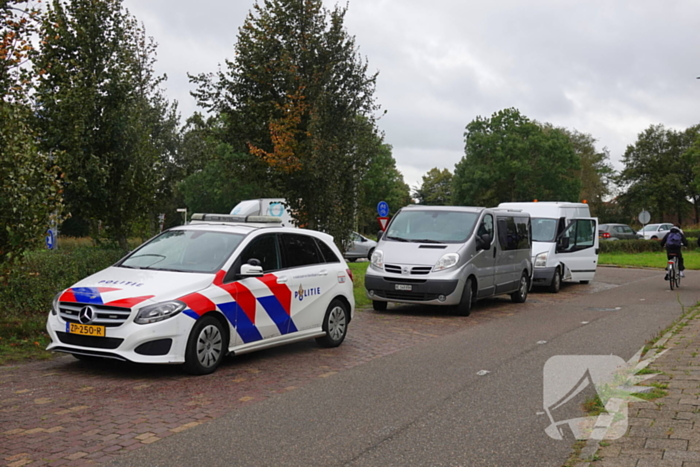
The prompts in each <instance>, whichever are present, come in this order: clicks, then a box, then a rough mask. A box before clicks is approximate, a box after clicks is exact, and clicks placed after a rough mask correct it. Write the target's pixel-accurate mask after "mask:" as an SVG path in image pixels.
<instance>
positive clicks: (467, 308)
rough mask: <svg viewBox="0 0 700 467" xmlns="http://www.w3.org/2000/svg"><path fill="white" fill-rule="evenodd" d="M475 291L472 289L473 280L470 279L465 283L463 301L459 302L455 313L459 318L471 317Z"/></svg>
mask: <svg viewBox="0 0 700 467" xmlns="http://www.w3.org/2000/svg"><path fill="white" fill-rule="evenodd" d="M473 293H474V290H473V289H472V278H471V277H470V278H468V279H467V281H466V282H465V283H464V290H463V291H462V299H461V300H460V301H459V305H457V307H456V309H455V312H456V313H457V315H459V316H469V315H470V314H471V312H472V304H473V302H474V300H473V296H472V295H473Z"/></svg>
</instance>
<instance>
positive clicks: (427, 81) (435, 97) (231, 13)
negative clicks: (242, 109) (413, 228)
mask: <svg viewBox="0 0 700 467" xmlns="http://www.w3.org/2000/svg"><path fill="white" fill-rule="evenodd" d="M254 3H255V0H198V1H197V2H196V3H195V2H192V1H191V0H124V5H125V6H126V7H127V8H128V9H129V11H130V12H131V13H132V14H133V15H134V16H135V17H136V18H137V19H138V20H139V21H141V22H143V24H144V25H145V27H146V33H147V34H148V35H149V36H152V37H153V38H155V40H156V42H158V44H159V46H158V62H157V70H156V71H157V72H158V73H166V74H167V76H168V81H167V83H166V84H165V87H166V88H167V95H168V96H169V97H170V98H171V99H175V100H177V101H178V102H179V108H180V112H181V114H182V119H183V122H184V120H185V119H186V118H187V117H188V116H189V115H190V114H192V112H194V111H195V110H197V106H196V103H195V101H194V99H193V98H192V97H191V96H190V95H189V92H190V90H192V89H193V87H192V86H191V85H190V83H189V82H188V79H187V73H188V72H189V73H191V74H199V73H205V72H213V71H216V70H217V69H218V65H219V64H220V63H223V62H224V60H225V59H227V58H228V59H231V58H233V44H234V43H235V42H236V38H237V35H238V28H239V27H240V26H241V25H242V24H243V21H244V20H245V17H246V15H247V14H248V12H249V11H250V9H251V8H252V6H253V5H254ZM339 3H340V4H341V5H344V4H345V2H344V1H343V2H339ZM324 4H325V5H326V6H328V7H332V6H333V5H335V4H336V2H335V1H331V0H324ZM348 6H349V9H348V13H347V15H346V17H345V27H346V30H347V31H348V33H349V34H350V35H352V36H355V38H356V44H357V46H358V47H359V53H360V54H361V55H362V56H364V57H366V58H367V59H368V61H369V71H370V72H374V71H378V72H379V78H378V81H377V90H376V94H375V97H376V99H377V102H378V103H379V104H380V105H381V107H382V109H383V110H386V111H387V113H386V115H384V116H383V117H382V118H381V120H380V121H379V127H380V129H381V130H382V131H383V132H384V134H385V141H386V142H387V143H389V144H391V145H392V146H393V148H394V149H393V154H394V158H395V159H396V162H397V166H398V168H399V170H401V172H402V173H403V175H404V179H405V181H406V182H407V183H408V184H409V185H410V186H411V187H417V186H419V185H420V184H421V183H422V181H421V177H422V175H424V174H425V173H426V172H427V171H428V170H430V169H431V168H433V167H438V168H440V169H442V168H447V169H449V170H450V171H454V166H455V164H456V163H457V162H458V161H459V160H460V159H461V158H462V156H463V155H464V127H465V126H466V125H467V123H469V122H470V121H472V120H473V119H474V118H475V117H477V116H483V117H489V116H491V115H492V114H493V113H494V112H497V111H498V110H501V109H504V108H508V107H515V108H517V109H519V110H520V111H521V112H522V113H523V114H524V115H526V116H528V117H529V118H531V119H535V120H538V121H540V122H549V123H552V124H553V125H555V126H560V127H566V128H569V129H576V130H579V131H581V132H584V133H589V134H591V135H592V136H593V137H594V138H596V140H597V147H598V149H602V148H603V147H607V148H608V149H609V150H610V154H611V160H612V161H613V164H614V165H615V166H616V168H618V169H619V168H620V167H621V165H620V163H619V160H620V158H621V156H622V154H623V153H624V151H625V148H626V147H627V145H629V144H633V143H634V142H635V140H636V138H637V135H638V134H639V133H640V132H642V131H643V130H645V129H646V128H648V127H649V125H652V124H659V123H660V124H663V125H665V126H667V127H672V128H677V129H685V128H687V127H689V126H691V125H694V124H697V123H700V79H696V77H698V76H700V1H698V0H663V1H660V0H581V1H579V0H527V1H525V0H490V1H488V2H485V1H482V0H480V1H470V0H431V1H427V0H349V3H348ZM572 201H573V200H572Z"/></svg>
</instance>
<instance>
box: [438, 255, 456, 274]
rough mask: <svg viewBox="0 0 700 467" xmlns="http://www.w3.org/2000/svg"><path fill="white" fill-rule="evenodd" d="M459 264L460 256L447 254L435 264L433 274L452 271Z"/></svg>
mask: <svg viewBox="0 0 700 467" xmlns="http://www.w3.org/2000/svg"><path fill="white" fill-rule="evenodd" d="M458 262H459V255H458V254H457V253H447V254H445V255H442V258H440V259H439V260H438V262H437V263H435V266H433V272H436V271H444V270H445V269H450V268H451V267H454V266H455V265H456V264H457V263H458Z"/></svg>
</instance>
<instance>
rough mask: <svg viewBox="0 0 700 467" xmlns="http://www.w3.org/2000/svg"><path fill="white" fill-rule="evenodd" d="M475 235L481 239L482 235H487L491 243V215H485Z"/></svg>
mask: <svg viewBox="0 0 700 467" xmlns="http://www.w3.org/2000/svg"><path fill="white" fill-rule="evenodd" d="M476 234H477V235H478V236H479V237H481V236H482V235H484V234H489V235H490V236H491V241H492V242H493V216H491V214H486V215H485V216H484V219H483V220H482V221H481V224H479V229H478V230H477V231H476Z"/></svg>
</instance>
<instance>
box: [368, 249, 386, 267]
mask: <svg viewBox="0 0 700 467" xmlns="http://www.w3.org/2000/svg"><path fill="white" fill-rule="evenodd" d="M370 266H372V267H373V268H374V269H378V270H379V271H383V270H384V252H383V251H382V250H374V252H373V253H372V258H371V259H370Z"/></svg>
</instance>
